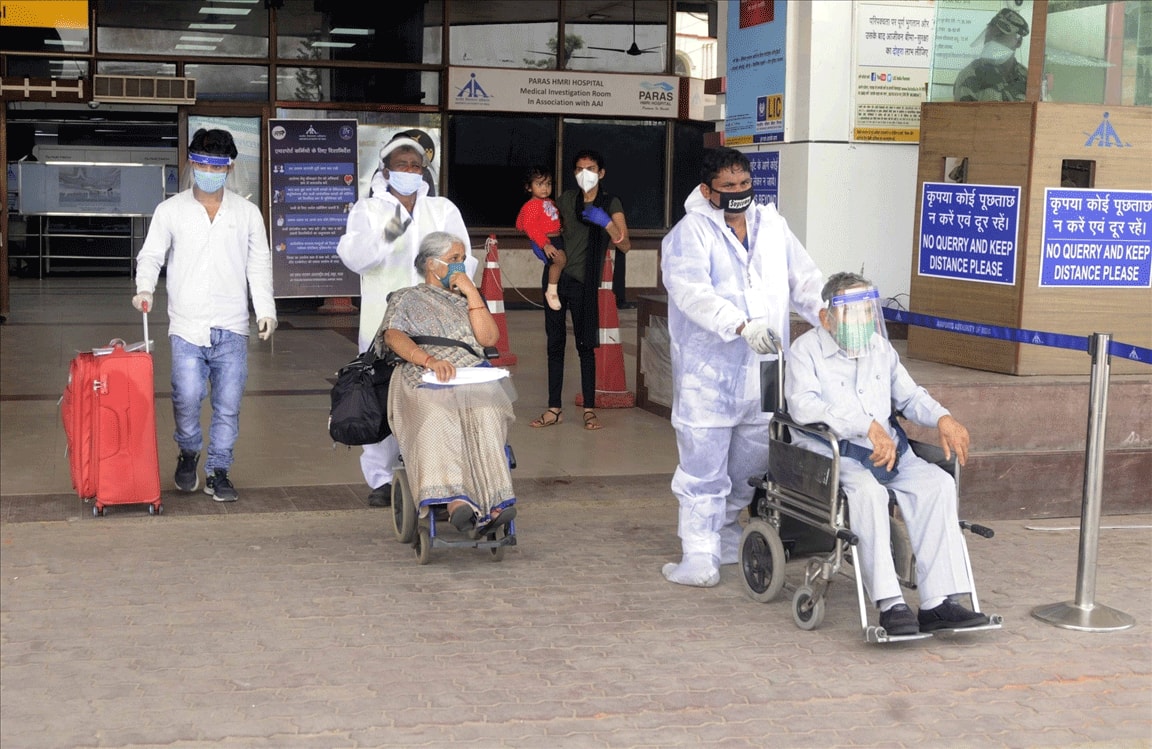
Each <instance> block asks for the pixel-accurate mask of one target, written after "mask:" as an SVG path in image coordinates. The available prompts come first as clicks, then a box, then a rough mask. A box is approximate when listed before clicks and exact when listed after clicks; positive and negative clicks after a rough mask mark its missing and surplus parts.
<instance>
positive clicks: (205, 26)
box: [188, 23, 236, 31]
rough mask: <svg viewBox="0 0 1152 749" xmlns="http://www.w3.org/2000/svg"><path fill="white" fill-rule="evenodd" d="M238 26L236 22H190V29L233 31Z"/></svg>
mask: <svg viewBox="0 0 1152 749" xmlns="http://www.w3.org/2000/svg"><path fill="white" fill-rule="evenodd" d="M234 28H236V24H234V23H190V24H188V30H189V31H231V30H232V29H234Z"/></svg>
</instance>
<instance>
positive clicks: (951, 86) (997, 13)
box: [928, 0, 1033, 101]
mask: <svg viewBox="0 0 1152 749" xmlns="http://www.w3.org/2000/svg"><path fill="white" fill-rule="evenodd" d="M1032 5H1033V2H1032V0H1021V1H1020V4H1019V5H1015V4H1013V7H1012V8H1007V7H1004V4H1003V3H999V2H986V3H980V4H977V3H974V2H971V0H940V1H939V2H938V3H937V6H936V27H935V28H936V35H935V41H934V42H933V49H932V75H931V81H932V84H931V86H930V88H929V91H928V99H929V101H1024V94H1025V90H1026V89H1027V87H1028V68H1027V65H1028V50H1029V48H1030V41H1031V35H1030V32H1031V28H1030V27H1031V24H1032Z"/></svg>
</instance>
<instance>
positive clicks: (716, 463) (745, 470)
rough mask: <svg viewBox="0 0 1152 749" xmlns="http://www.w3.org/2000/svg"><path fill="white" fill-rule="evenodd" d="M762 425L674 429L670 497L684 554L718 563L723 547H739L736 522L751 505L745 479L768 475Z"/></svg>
mask: <svg viewBox="0 0 1152 749" xmlns="http://www.w3.org/2000/svg"><path fill="white" fill-rule="evenodd" d="M766 421H767V418H766V417H765V421H763V422H759V423H751V424H741V425H739V426H734V427H686V426H679V427H676V447H677V448H678V449H679V453H680V464H679V465H678V466H676V473H675V474H674V475H673V476H672V493H673V494H675V495H676V499H677V500H678V501H679V502H680V522H679V533H680V543H681V545H682V547H683V550H684V554H711V555H712V556H714V557H716V558H717V559H720V558H721V547H722V544H721V538H722V537H723V540H724V543H723V546H725V547H729V548H734V547H735V545H736V544H738V543H739V541H740V532H741V529H740V526H739V524H738V523H737V522H736V519H737V517H739V515H740V511H741V510H743V509H744V508H745V507H747V506H748V504H749V503H750V502H751V501H752V493H753V489H752V487H751V486H749V485H748V479H749V478H751V477H753V476H762V475H763V474H764V473H765V472H766V471H767V470H768V426H767V423H766Z"/></svg>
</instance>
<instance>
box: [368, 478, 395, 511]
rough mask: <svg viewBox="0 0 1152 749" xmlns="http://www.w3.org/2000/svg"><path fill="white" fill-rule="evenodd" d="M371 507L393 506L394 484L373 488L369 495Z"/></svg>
mask: <svg viewBox="0 0 1152 749" xmlns="http://www.w3.org/2000/svg"><path fill="white" fill-rule="evenodd" d="M368 506H369V507H391V506H392V484H384V486H378V487H376V488H375V489H373V490H372V493H371V494H369V495H368Z"/></svg>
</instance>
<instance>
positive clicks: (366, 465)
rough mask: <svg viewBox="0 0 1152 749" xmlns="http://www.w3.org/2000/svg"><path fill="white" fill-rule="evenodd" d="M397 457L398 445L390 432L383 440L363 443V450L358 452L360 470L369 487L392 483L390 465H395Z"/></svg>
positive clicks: (398, 453) (398, 455) (398, 454)
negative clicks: (369, 443) (367, 443)
mask: <svg viewBox="0 0 1152 749" xmlns="http://www.w3.org/2000/svg"><path fill="white" fill-rule="evenodd" d="M399 457H400V445H399V443H397V442H396V437H395V436H393V435H391V434H390V435H388V436H387V437H385V438H384V441H383V442H377V443H375V444H373V445H364V451H363V452H362V453H360V470H361V471H362V472H363V473H364V480H365V481H367V482H368V486H369V488H372V489H375V488H376V487H378V486H384V484H390V483H392V466H394V465H396V459H397V458H399Z"/></svg>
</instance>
